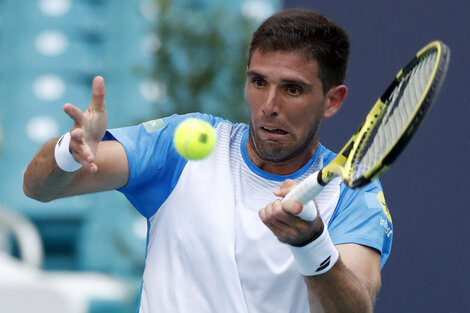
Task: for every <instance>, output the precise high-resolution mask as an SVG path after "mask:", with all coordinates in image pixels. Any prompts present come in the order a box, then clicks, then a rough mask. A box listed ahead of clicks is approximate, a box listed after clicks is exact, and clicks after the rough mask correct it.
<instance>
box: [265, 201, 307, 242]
mask: <svg viewBox="0 0 470 313" xmlns="http://www.w3.org/2000/svg"><path fill="white" fill-rule="evenodd" d="M301 209H302V204H300V203H299V202H296V201H286V202H285V203H284V204H283V203H282V202H281V201H280V200H276V201H274V202H272V203H270V204H269V205H268V206H267V207H265V208H263V209H261V210H260V211H259V216H260V218H261V220H262V221H263V223H264V224H265V225H266V226H267V227H268V228H269V229H270V230H271V231H272V232H273V233H274V235H276V237H277V238H278V239H279V240H280V241H281V242H285V243H296V242H299V241H303V240H304V239H305V236H306V234H307V233H308V231H309V228H310V223H309V222H307V221H304V220H302V219H301V218H299V217H297V216H295V215H293V214H292V213H290V211H299V212H300V211H301Z"/></svg>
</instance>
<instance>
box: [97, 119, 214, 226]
mask: <svg viewBox="0 0 470 313" xmlns="http://www.w3.org/2000/svg"><path fill="white" fill-rule="evenodd" d="M190 117H195V118H199V119H203V120H205V121H207V122H209V123H211V124H212V125H213V126H215V125H216V124H217V123H218V121H219V120H220V118H215V117H213V116H210V115H207V114H201V113H191V114H186V115H172V116H169V117H165V118H161V119H156V120H152V121H147V122H144V123H142V124H139V125H137V126H131V127H123V128H116V129H110V130H108V132H107V133H106V135H105V137H104V139H103V140H118V141H119V142H120V143H121V144H122V145H123V147H124V149H125V150H126V154H127V158H128V162H129V180H128V182H127V184H126V186H124V187H122V188H121V189H119V190H118V191H120V192H122V193H123V194H124V195H125V196H126V197H127V199H128V200H129V201H130V202H131V203H132V205H133V206H134V207H135V208H136V209H137V210H138V211H139V212H140V213H141V214H142V215H143V216H145V217H147V218H149V217H151V216H152V215H154V214H155V212H156V211H157V210H158V208H159V207H160V206H161V205H162V204H163V202H165V200H166V199H167V198H168V196H169V195H170V193H171V192H172V191H173V189H174V188H175V186H176V184H177V182H178V180H179V177H180V175H181V172H182V171H183V169H184V167H185V165H186V163H187V160H186V159H184V158H183V157H181V156H180V155H179V154H178V153H177V152H176V150H175V149H174V145H173V134H174V132H175V129H176V127H177V126H178V124H179V123H180V122H181V121H183V120H184V119H187V118H190Z"/></svg>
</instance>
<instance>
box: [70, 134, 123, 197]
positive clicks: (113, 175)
mask: <svg viewBox="0 0 470 313" xmlns="http://www.w3.org/2000/svg"><path fill="white" fill-rule="evenodd" d="M96 165H97V166H98V171H97V172H96V173H93V174H90V173H89V172H88V171H87V170H86V169H84V168H81V169H80V170H79V172H78V173H77V175H76V176H75V178H74V179H73V181H72V183H71V184H70V186H69V188H68V189H67V190H66V191H65V193H64V194H63V195H62V197H67V196H72V195H78V194H85V193H93V192H99V191H106V190H114V189H118V188H121V187H123V186H125V185H126V184H127V181H128V179H129V163H128V160H127V154H126V151H125V150H124V147H123V146H122V145H121V144H120V143H119V142H118V141H117V140H109V141H102V142H100V144H99V146H98V151H97V153H96Z"/></svg>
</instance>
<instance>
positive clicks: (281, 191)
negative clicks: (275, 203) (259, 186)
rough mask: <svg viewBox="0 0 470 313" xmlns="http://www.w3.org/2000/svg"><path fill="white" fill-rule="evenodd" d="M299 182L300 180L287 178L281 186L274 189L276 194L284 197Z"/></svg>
mask: <svg viewBox="0 0 470 313" xmlns="http://www.w3.org/2000/svg"><path fill="white" fill-rule="evenodd" d="M298 184H299V182H298V181H295V180H293V179H286V180H285V181H284V182H283V183H282V185H281V186H280V187H278V188H276V189H275V190H274V194H275V195H276V196H278V197H284V196H285V195H287V194H288V193H289V191H291V190H292V189H293V188H294V187H295V186H296V185H298Z"/></svg>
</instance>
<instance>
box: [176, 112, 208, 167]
mask: <svg viewBox="0 0 470 313" xmlns="http://www.w3.org/2000/svg"><path fill="white" fill-rule="evenodd" d="M173 143H174V145H175V148H176V151H178V153H179V154H181V156H182V157H184V158H186V159H188V160H201V159H203V158H205V157H207V156H208V155H209V154H210V153H211V152H212V149H214V146H215V143H216V135H215V131H214V128H213V127H212V125H211V124H209V123H207V122H205V121H203V120H200V119H197V118H188V119H186V120H184V121H183V122H181V123H180V124H179V125H178V127H176V131H175V134H174V136H173Z"/></svg>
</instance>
